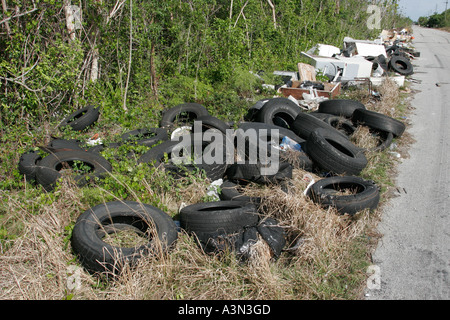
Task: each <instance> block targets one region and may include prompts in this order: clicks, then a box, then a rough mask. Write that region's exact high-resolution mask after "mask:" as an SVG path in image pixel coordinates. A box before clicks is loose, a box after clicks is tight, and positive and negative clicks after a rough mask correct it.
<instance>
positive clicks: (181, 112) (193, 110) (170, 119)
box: [160, 103, 209, 128]
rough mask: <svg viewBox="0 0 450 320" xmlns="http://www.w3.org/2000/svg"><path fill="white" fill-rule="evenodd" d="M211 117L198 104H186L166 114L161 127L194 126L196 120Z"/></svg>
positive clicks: (169, 110)
mask: <svg viewBox="0 0 450 320" xmlns="http://www.w3.org/2000/svg"><path fill="white" fill-rule="evenodd" d="M207 115H209V112H208V110H206V108H205V107H204V106H202V105H201V104H198V103H184V104H180V105H177V106H175V107H173V108H171V109H168V110H166V111H165V112H164V114H163V116H162V119H161V122H160V127H167V128H169V127H173V126H174V125H176V124H189V125H192V123H193V122H194V120H195V119H197V118H198V117H201V116H207Z"/></svg>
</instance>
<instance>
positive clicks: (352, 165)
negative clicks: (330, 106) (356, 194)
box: [306, 128, 368, 176]
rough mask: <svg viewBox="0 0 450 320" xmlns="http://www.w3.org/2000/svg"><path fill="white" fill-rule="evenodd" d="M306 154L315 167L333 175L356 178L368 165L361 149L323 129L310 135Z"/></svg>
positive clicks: (333, 132) (338, 135)
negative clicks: (353, 176)
mask: <svg viewBox="0 0 450 320" xmlns="http://www.w3.org/2000/svg"><path fill="white" fill-rule="evenodd" d="M333 130H334V129H333ZM306 152H307V154H308V155H309V156H310V157H311V159H312V160H313V162H314V163H315V164H316V165H317V166H319V167H320V168H321V169H323V170H325V171H329V172H332V173H334V174H346V175H355V176H357V175H359V174H360V173H361V171H362V170H363V169H364V168H365V167H366V166H367V164H368V161H367V158H366V156H365V155H364V150H363V149H361V148H358V147H357V146H355V145H354V144H353V143H352V142H350V141H349V140H348V139H346V138H343V137H342V136H341V135H340V134H336V133H335V131H330V130H328V129H323V128H318V129H316V130H315V131H314V132H313V133H311V134H310V136H309V138H308V140H307V141H306Z"/></svg>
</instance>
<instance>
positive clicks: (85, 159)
mask: <svg viewBox="0 0 450 320" xmlns="http://www.w3.org/2000/svg"><path fill="white" fill-rule="evenodd" d="M74 161H77V162H80V163H83V165H86V166H87V167H89V168H90V170H89V172H87V173H79V174H76V173H75V174H74V173H71V174H72V176H73V179H74V180H75V181H76V182H77V185H78V186H79V187H82V186H85V185H86V184H87V183H88V182H89V181H90V180H92V179H95V178H102V177H103V176H104V175H105V174H106V173H107V172H110V171H112V166H111V164H110V163H109V162H108V161H107V160H106V159H105V158H103V157H102V156H100V155H98V154H95V153H88V152H84V151H62V152H58V153H54V154H50V155H48V156H46V157H45V158H44V159H42V160H41V161H40V162H39V166H38V169H37V171H36V180H37V182H38V183H39V184H41V185H42V186H43V187H44V189H45V190H46V191H52V190H53V189H54V187H55V184H56V181H57V180H58V179H59V178H60V177H61V172H60V171H61V170H62V169H64V167H65V166H67V169H69V168H70V170H72V171H73V170H74V168H73V165H74V163H73V162H74Z"/></svg>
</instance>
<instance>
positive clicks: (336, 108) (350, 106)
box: [318, 99, 366, 118]
mask: <svg viewBox="0 0 450 320" xmlns="http://www.w3.org/2000/svg"><path fill="white" fill-rule="evenodd" d="M356 109H366V107H365V106H364V104H362V103H361V102H359V101H356V100H349V99H337V100H326V101H323V102H321V103H320V104H319V109H318V112H320V113H327V114H332V115H335V116H341V117H345V118H351V117H352V115H353V112H354V111H355V110H356Z"/></svg>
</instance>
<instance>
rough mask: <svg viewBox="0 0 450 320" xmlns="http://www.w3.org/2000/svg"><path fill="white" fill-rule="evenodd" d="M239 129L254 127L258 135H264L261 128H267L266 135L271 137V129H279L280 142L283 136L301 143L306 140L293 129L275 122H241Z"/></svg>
mask: <svg viewBox="0 0 450 320" xmlns="http://www.w3.org/2000/svg"><path fill="white" fill-rule="evenodd" d="M238 129H242V130H244V131H246V130H249V129H253V130H255V131H256V132H257V134H258V136H260V135H261V136H262V132H261V130H267V134H265V135H264V136H265V137H270V130H278V132H279V137H280V142H281V140H282V139H283V137H288V138H290V139H292V140H294V141H295V142H298V143H300V144H302V143H305V142H306V140H305V139H303V138H301V137H299V136H298V135H296V134H295V133H294V132H293V131H292V130H290V129H286V128H283V127H280V126H277V125H273V124H267V123H261V122H242V123H240V124H239V126H238Z"/></svg>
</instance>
